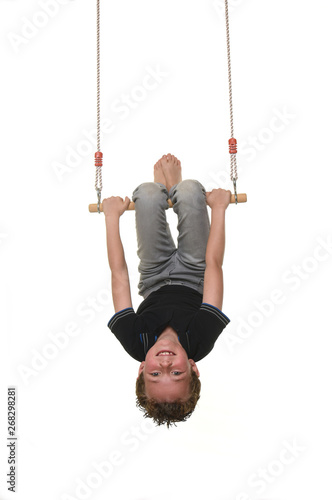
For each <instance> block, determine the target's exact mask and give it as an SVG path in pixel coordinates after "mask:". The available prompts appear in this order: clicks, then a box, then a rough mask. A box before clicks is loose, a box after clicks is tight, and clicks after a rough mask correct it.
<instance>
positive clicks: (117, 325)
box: [107, 307, 144, 361]
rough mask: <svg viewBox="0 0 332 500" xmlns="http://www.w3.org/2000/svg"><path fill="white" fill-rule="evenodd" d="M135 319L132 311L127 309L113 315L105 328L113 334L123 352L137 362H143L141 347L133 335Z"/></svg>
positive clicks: (137, 337) (134, 334)
mask: <svg viewBox="0 0 332 500" xmlns="http://www.w3.org/2000/svg"><path fill="white" fill-rule="evenodd" d="M137 318H138V317H137V314H136V313H135V311H134V309H133V308H132V307H128V308H127V309H123V310H122V311H119V312H117V313H116V314H114V316H112V318H111V319H110V320H109V322H108V325H107V326H108V328H109V329H110V330H111V331H112V333H114V335H115V337H116V338H117V339H118V341H119V342H120V343H121V345H122V347H123V348H124V349H125V351H126V352H127V353H128V354H129V355H130V356H131V357H132V358H134V359H136V360H137V361H142V360H144V353H143V347H142V346H141V343H140V339H139V336H138V335H137V334H136V333H135V326H136V321H137ZM142 356H143V358H142Z"/></svg>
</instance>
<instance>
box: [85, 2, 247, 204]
mask: <svg viewBox="0 0 332 500" xmlns="http://www.w3.org/2000/svg"><path fill="white" fill-rule="evenodd" d="M225 18H226V41H227V60H228V87H229V108H230V125H231V127H230V131H231V134H230V135H231V138H230V139H229V141H228V145H229V154H230V177H231V181H232V182H233V187H234V194H232V195H231V203H235V204H236V205H237V204H238V203H245V202H246V201H247V195H246V194H245V193H237V188H236V181H237V180H238V174H237V161H236V154H237V140H236V139H235V138H234V124H233V121H234V120H233V96H232V74H231V52H230V36H229V14H228V0H225ZM102 166H103V153H102V152H101V151H100V0H97V152H96V153H95V167H96V182H95V189H96V192H97V199H98V202H97V203H93V204H91V205H89V212H91V213H96V212H98V213H101V212H102V211H103V204H102V202H101V191H102V187H103V186H102ZM168 205H169V206H170V207H172V206H173V205H172V202H171V200H168ZM127 210H135V203H134V202H130V204H129V207H128V209H127Z"/></svg>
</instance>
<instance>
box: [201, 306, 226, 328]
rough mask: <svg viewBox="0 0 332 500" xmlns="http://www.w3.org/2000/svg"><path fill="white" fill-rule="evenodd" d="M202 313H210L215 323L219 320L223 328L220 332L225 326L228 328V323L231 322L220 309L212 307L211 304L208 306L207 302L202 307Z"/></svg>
mask: <svg viewBox="0 0 332 500" xmlns="http://www.w3.org/2000/svg"><path fill="white" fill-rule="evenodd" d="M200 311H202V312H203V313H204V312H205V313H208V314H209V315H210V316H211V318H213V322H214V323H215V322H216V320H218V321H219V324H220V326H221V330H220V331H222V330H223V329H224V328H225V326H227V325H228V323H229V322H230V319H229V318H228V317H227V316H226V314H224V313H223V312H222V311H220V309H218V308H217V307H215V306H211V305H210V304H206V302H203V304H202V305H201V307H200Z"/></svg>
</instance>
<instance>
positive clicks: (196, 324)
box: [188, 303, 230, 361]
mask: <svg viewBox="0 0 332 500" xmlns="http://www.w3.org/2000/svg"><path fill="white" fill-rule="evenodd" d="M229 322H230V319H229V318H228V317H227V316H226V314H224V313H223V312H221V311H220V309H218V308H217V307H214V306H212V305H211V304H206V303H203V304H202V305H201V307H200V308H199V310H198V311H197V312H196V314H195V316H194V317H193V319H192V321H191V322H190V324H189V329H188V341H189V344H190V351H191V353H192V359H193V360H194V361H199V360H200V359H202V358H204V357H205V356H206V355H207V354H209V352H211V351H212V349H213V347H214V344H215V342H216V340H217V339H218V337H219V335H220V334H221V332H222V331H223V329H224V328H225V327H226V326H227V325H228V323H229Z"/></svg>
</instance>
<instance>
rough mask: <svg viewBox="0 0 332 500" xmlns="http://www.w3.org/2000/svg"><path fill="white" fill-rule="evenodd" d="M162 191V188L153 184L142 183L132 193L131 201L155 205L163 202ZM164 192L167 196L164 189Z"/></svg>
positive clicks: (163, 194) (163, 195)
mask: <svg viewBox="0 0 332 500" xmlns="http://www.w3.org/2000/svg"><path fill="white" fill-rule="evenodd" d="M163 191H164V190H163V189H162V187H161V186H160V185H159V184H157V183H155V182H144V183H143V184H140V185H139V186H138V187H137V188H136V189H135V191H134V192H133V201H134V202H137V201H144V204H151V205H156V204H157V203H161V202H164V201H165V193H163ZM165 192H166V194H167V191H166V188H165ZM166 198H167V196H166Z"/></svg>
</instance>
